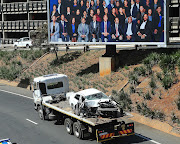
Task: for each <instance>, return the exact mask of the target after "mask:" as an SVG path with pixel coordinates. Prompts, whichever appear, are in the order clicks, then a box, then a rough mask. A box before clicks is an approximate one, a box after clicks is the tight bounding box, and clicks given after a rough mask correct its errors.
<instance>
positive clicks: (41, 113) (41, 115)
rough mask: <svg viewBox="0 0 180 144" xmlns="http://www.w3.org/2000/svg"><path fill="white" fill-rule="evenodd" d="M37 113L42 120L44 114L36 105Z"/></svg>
mask: <svg viewBox="0 0 180 144" xmlns="http://www.w3.org/2000/svg"><path fill="white" fill-rule="evenodd" d="M38 114H39V117H40V119H41V120H44V114H43V110H42V109H41V107H40V106H39V107H38Z"/></svg>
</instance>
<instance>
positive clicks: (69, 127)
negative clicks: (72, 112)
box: [64, 118, 73, 135]
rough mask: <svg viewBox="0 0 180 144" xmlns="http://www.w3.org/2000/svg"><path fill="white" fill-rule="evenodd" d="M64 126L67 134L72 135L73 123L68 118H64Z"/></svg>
mask: <svg viewBox="0 0 180 144" xmlns="http://www.w3.org/2000/svg"><path fill="white" fill-rule="evenodd" d="M64 125H65V128H66V131H67V132H68V134H70V135H72V134H73V121H72V120H71V119H70V118H66V119H65V121H64Z"/></svg>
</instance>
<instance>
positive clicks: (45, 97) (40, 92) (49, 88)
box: [33, 74, 135, 142]
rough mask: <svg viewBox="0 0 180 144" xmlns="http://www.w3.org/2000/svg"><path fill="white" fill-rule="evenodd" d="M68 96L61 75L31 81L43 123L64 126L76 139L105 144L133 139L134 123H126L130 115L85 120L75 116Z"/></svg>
mask: <svg viewBox="0 0 180 144" xmlns="http://www.w3.org/2000/svg"><path fill="white" fill-rule="evenodd" d="M72 94H73V92H69V80H68V77H67V76H66V75H63V74H51V75H45V76H41V77H37V78H34V81H33V98H34V108H35V109H36V110H37V111H38V113H39V117H40V118H41V119H42V120H45V119H51V120H57V121H58V122H63V123H64V125H65V128H66V130H67V132H68V133H69V134H71V135H72V134H74V135H75V136H76V137H77V138H79V139H84V138H86V137H90V136H92V137H96V139H97V142H104V141H108V140H111V139H113V138H117V137H124V136H131V135H134V134H135V132H134V123H133V122H128V123H125V121H126V122H127V121H128V119H127V118H128V117H129V115H126V114H123V115H122V114H121V113H120V111H119V112H118V113H117V117H115V118H114V117H113V118H109V117H100V116H92V117H85V116H82V115H77V114H75V113H74V111H73V108H72V107H71V106H70V104H69V102H68V100H67V98H66V97H69V96H70V95H72Z"/></svg>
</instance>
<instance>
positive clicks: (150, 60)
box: [143, 52, 160, 67]
mask: <svg viewBox="0 0 180 144" xmlns="http://www.w3.org/2000/svg"><path fill="white" fill-rule="evenodd" d="M159 60H160V55H159V54H158V53H156V52H154V53H151V54H150V55H149V56H148V57H146V58H145V59H144V60H143V63H144V64H145V65H150V66H151V67H153V66H154V65H156V64H158V63H159Z"/></svg>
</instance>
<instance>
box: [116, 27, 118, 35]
mask: <svg viewBox="0 0 180 144" xmlns="http://www.w3.org/2000/svg"><path fill="white" fill-rule="evenodd" d="M116 37H118V26H117V25H116Z"/></svg>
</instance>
